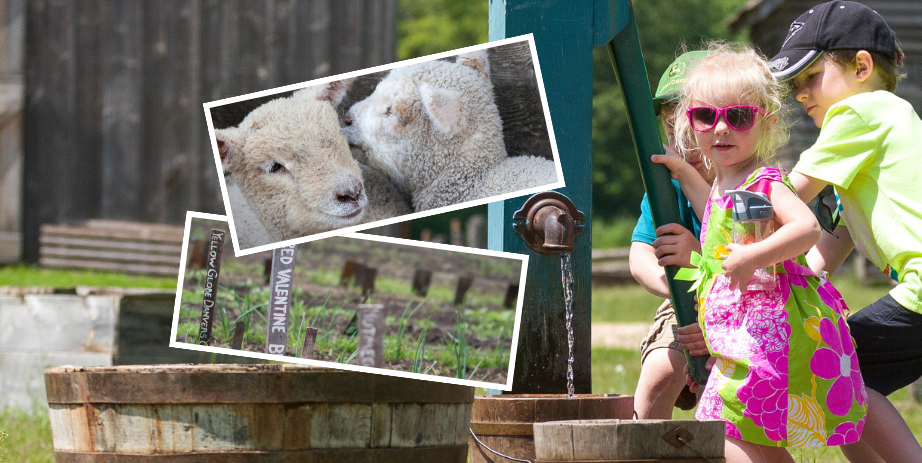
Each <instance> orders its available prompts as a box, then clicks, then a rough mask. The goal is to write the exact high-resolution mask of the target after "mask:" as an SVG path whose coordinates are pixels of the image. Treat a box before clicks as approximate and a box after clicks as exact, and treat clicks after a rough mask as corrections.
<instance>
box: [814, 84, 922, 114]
mask: <svg viewBox="0 0 922 463" xmlns="http://www.w3.org/2000/svg"><path fill="white" fill-rule="evenodd" d="M843 108H849V109H852V110H853V111H855V112H857V113H858V114H862V115H863V114H878V113H880V114H881V115H885V113H887V112H889V111H894V110H897V111H899V110H909V111H914V109H913V107H912V104H910V103H909V102H908V101H906V100H904V99H903V98H901V97H899V96H898V95H896V94H894V93H893V92H888V91H886V90H875V91H873V92H862V93H858V94H855V95H852V96H850V97H848V98H845V99H844V100H842V101H840V102H838V103H835V104H833V105H832V106H831V107H830V108H829V110H830V112H831V113H836V111H835V110H836V109H843Z"/></svg>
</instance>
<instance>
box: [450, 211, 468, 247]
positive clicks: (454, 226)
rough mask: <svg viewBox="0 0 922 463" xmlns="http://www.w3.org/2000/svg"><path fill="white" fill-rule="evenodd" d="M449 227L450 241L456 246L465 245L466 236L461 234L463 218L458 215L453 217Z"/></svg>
mask: <svg viewBox="0 0 922 463" xmlns="http://www.w3.org/2000/svg"><path fill="white" fill-rule="evenodd" d="M448 227H449V230H450V233H449V235H448V243H449V244H452V245H455V246H464V236H463V235H462V234H461V220H460V219H458V218H457V217H455V218H453V219H451V222H449V223H448Z"/></svg>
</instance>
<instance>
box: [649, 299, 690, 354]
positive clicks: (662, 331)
mask: <svg viewBox="0 0 922 463" xmlns="http://www.w3.org/2000/svg"><path fill="white" fill-rule="evenodd" d="M678 327H679V325H678V322H677V321H676V318H675V309H673V308H672V301H670V300H668V299H667V300H666V301H665V302H663V304H662V305H661V306H659V308H658V309H656V315H655V316H654V317H653V325H652V326H650V331H648V332H647V335H646V336H644V338H643V340H642V341H640V364H641V365H643V362H644V360H646V358H647V354H649V353H650V352H651V351H652V350H654V349H659V348H663V347H668V348H670V349H675V350H677V351H679V352H682V349H680V348H679V341H677V340H676V336H677V334H676V330H677V329H678ZM683 353H684V352H683Z"/></svg>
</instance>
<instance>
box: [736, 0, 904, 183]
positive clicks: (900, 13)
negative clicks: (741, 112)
mask: <svg viewBox="0 0 922 463" xmlns="http://www.w3.org/2000/svg"><path fill="white" fill-rule="evenodd" d="M817 3H820V1H819V0H763V1H761V2H758V3H755V4H752V5H751V6H750V5H747V7H744V8H748V9H746V10H744V12H742V13H741V14H740V16H739V19H738V20H737V23H736V24H734V25H735V26H737V25H738V27H739V26H742V28H748V29H749V30H750V39H751V40H752V42H753V43H754V44H755V45H756V46H757V47H759V49H760V50H761V51H762V52H763V53H764V54H765V55H767V56H768V57H769V58H771V57H772V56H773V55H774V54H775V53H777V52H778V50H780V49H781V43H782V42H784V38H785V37H787V33H788V28H789V27H790V25H791V22H793V21H794V20H795V19H797V17H798V16H800V15H801V14H802V13H804V12H805V11H807V10H808V9H810V8H811V7H813V6H815V5H816V4H817ZM861 3H863V4H865V5H867V6H868V7H870V8H872V9H874V11H877V12H878V13H880V15H881V16H883V18H884V19H885V20H886V21H887V24H889V25H890V27H891V28H892V29H893V31H894V32H896V39H897V41H898V42H899V44H900V47H901V48H902V49H903V52H905V53H906V60H905V64H904V66H903V72H904V73H905V74H906V79H904V80H903V81H901V82H900V83H899V85H898V86H897V90H896V94H897V95H899V96H900V97H902V98H904V99H906V100H907V101H909V102H910V103H912V105H913V107H915V109H916V112H918V113H922V1H919V0H861ZM766 13H768V14H767V15H766ZM788 103H789V104H790V105H791V107H792V108H793V111H792V119H795V120H797V122H796V123H795V124H794V126H793V127H791V142H790V143H789V144H788V146H787V147H785V148H784V149H783V151H782V157H783V165H784V166H785V167H788V168H790V167H793V165H794V163H795V162H796V161H797V159H798V157H799V156H800V153H801V152H802V151H804V150H805V149H807V148H809V147H810V146H811V145H813V142H815V141H816V137H817V135H819V129H818V128H817V127H816V126H815V125H814V124H813V121H812V120H810V119H809V118H807V117H806V114H804V112H803V110H802V109H801V107H800V104H799V103H798V102H797V101H795V100H794V99H793V98H789V99H788Z"/></svg>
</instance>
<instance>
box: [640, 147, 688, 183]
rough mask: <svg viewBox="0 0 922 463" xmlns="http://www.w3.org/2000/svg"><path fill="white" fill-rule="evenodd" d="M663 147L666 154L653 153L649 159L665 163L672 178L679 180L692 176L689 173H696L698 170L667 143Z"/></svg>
mask: <svg viewBox="0 0 922 463" xmlns="http://www.w3.org/2000/svg"><path fill="white" fill-rule="evenodd" d="M663 149H664V150H665V153H666V154H654V155H653V156H650V160H651V161H653V162H655V163H657V164H663V165H665V166H666V168H667V169H669V173H670V174H671V175H672V178H673V180H678V181H680V182H681V181H682V180H683V179H688V178H692V177H690V175H698V171H696V170H695V168H694V167H692V165H691V164H689V163H687V162H685V159H683V158H682V156H679V154H678V153H676V152H675V150H674V149H672V148H671V147H670V146H669V145H663Z"/></svg>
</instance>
